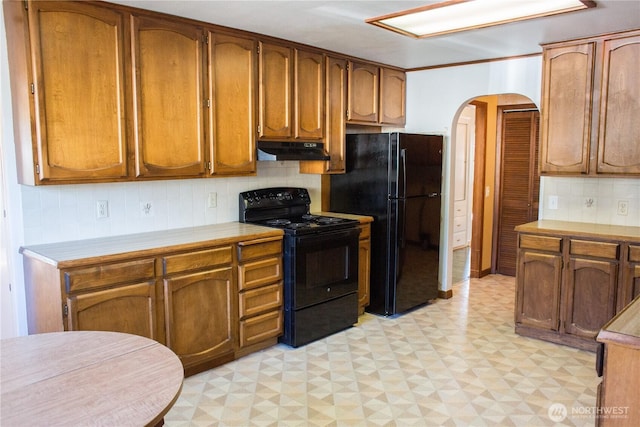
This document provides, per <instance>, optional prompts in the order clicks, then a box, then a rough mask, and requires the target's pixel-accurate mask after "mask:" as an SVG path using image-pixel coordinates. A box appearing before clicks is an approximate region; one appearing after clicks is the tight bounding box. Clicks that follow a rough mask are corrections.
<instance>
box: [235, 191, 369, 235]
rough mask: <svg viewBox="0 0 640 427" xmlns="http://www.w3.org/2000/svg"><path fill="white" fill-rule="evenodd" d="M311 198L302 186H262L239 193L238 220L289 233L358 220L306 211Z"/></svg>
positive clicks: (336, 226)
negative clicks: (262, 187) (261, 187)
mask: <svg viewBox="0 0 640 427" xmlns="http://www.w3.org/2000/svg"><path fill="white" fill-rule="evenodd" d="M310 205H311V198H310V197H309V192H308V191H307V190H306V189H304V188H284V187H278V188H264V189H259V190H252V191H245V192H243V193H240V209H239V216H240V222H250V223H253V224H259V225H265V226H268V227H277V228H280V229H282V230H284V231H285V232H286V233H291V234H305V233H317V232H321V231H325V230H326V231H330V230H339V229H343V228H349V227H355V226H356V225H357V224H358V221H356V220H352V219H346V218H338V217H333V216H326V215H314V214H311V213H310V212H309V207H310Z"/></svg>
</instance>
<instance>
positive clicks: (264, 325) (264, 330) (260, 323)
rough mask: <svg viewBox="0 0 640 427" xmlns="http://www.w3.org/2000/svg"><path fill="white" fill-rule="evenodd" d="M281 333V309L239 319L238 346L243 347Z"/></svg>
mask: <svg viewBox="0 0 640 427" xmlns="http://www.w3.org/2000/svg"><path fill="white" fill-rule="evenodd" d="M280 335H282V310H277V311H272V312H269V313H265V314H262V315H260V316H256V317H251V318H249V319H246V320H241V321H240V346H241V347H245V346H248V345H251V344H255V343H258V342H261V341H264V340H266V339H269V338H275V337H278V336H280Z"/></svg>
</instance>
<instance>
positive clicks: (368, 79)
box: [347, 61, 380, 123]
mask: <svg viewBox="0 0 640 427" xmlns="http://www.w3.org/2000/svg"><path fill="white" fill-rule="evenodd" d="M379 79H380V68H378V67H377V66H375V65H372V64H367V63H362V62H355V61H349V90H348V105H347V120H348V121H349V122H354V123H378V104H379V92H378V90H379Z"/></svg>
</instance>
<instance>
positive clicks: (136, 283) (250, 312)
mask: <svg viewBox="0 0 640 427" xmlns="http://www.w3.org/2000/svg"><path fill="white" fill-rule="evenodd" d="M212 227H215V226H212ZM222 228H224V226H222ZM208 230H209V229H207V230H206V231H208ZM274 231H276V232H275V233H274V232H273V231H266V232H261V233H257V234H250V235H248V236H247V237H245V239H246V240H242V236H238V237H237V239H230V238H228V237H226V238H225V239H224V240H225V241H224V242H221V243H220V244H216V243H215V242H214V243H213V246H212V243H211V242H212V241H209V242H208V243H206V244H202V245H199V244H197V243H196V244H185V245H177V246H169V247H166V248H165V247H158V248H152V249H148V250H143V251H134V252H123V253H117V254H115V255H114V254H112V253H111V254H109V255H106V256H91V257H89V258H86V259H82V258H80V259H78V258H75V257H74V258H73V259H72V260H70V261H66V260H64V261H59V260H53V259H51V258H47V256H48V253H47V252H48V251H52V252H53V253H58V250H59V248H58V247H54V248H53V249H52V248H46V249H45V250H42V249H40V248H36V249H32V248H22V249H21V252H22V253H23V255H24V272H25V291H26V300H27V320H28V328H29V330H28V332H29V334H35V333H43V332H58V331H64V330H100V331H115V332H125V333H130V334H136V335H141V336H145V337H148V338H152V339H155V340H157V341H158V342H160V343H162V344H165V345H166V346H167V347H169V348H170V349H171V350H173V351H174V352H175V353H176V354H177V355H178V357H179V358H180V360H181V361H182V364H183V365H184V369H185V375H192V374H195V373H197V372H201V371H203V370H206V369H210V368H212V367H214V366H217V365H221V364H223V363H226V362H228V361H231V360H233V359H236V358H238V357H241V356H243V355H246V354H249V353H251V352H254V351H256V350H258V349H262V348H266V347H268V346H270V345H273V344H275V343H276V342H277V338H278V336H279V335H281V334H282V295H283V289H282V277H283V273H282V233H281V232H280V231H278V230H275V229H274ZM186 233H190V232H189V231H186ZM159 234H162V233H159ZM116 240H117V244H118V245H122V244H123V242H124V241H125V240H126V239H124V238H122V239H120V238H119V239H116ZM105 241H109V239H108V238H107V239H105ZM95 243H96V245H97V246H96V247H98V246H100V245H101V244H104V243H103V242H102V241H100V239H98V240H96V242H95ZM124 244H125V245H126V242H124ZM136 244H137V242H136V241H135V239H133V242H132V245H133V246H135V245H136ZM51 246H56V245H51ZM64 246H65V247H67V248H71V249H69V250H70V251H72V252H75V253H79V254H81V253H84V251H85V250H88V251H89V252H91V253H93V254H96V253H98V252H99V249H96V248H94V247H91V248H87V247H86V243H85V242H81V241H79V242H69V244H65V245H64ZM38 250H41V251H42V252H38Z"/></svg>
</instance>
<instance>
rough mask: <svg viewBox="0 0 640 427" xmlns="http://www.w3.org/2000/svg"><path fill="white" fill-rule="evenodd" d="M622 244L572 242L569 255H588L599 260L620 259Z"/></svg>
mask: <svg viewBox="0 0 640 427" xmlns="http://www.w3.org/2000/svg"><path fill="white" fill-rule="evenodd" d="M619 248H620V244H618V243H609V242H589V241H585V240H573V239H572V240H571V243H570V245H569V253H570V254H571V255H586V256H593V257H599V258H608V259H618V250H619Z"/></svg>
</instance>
